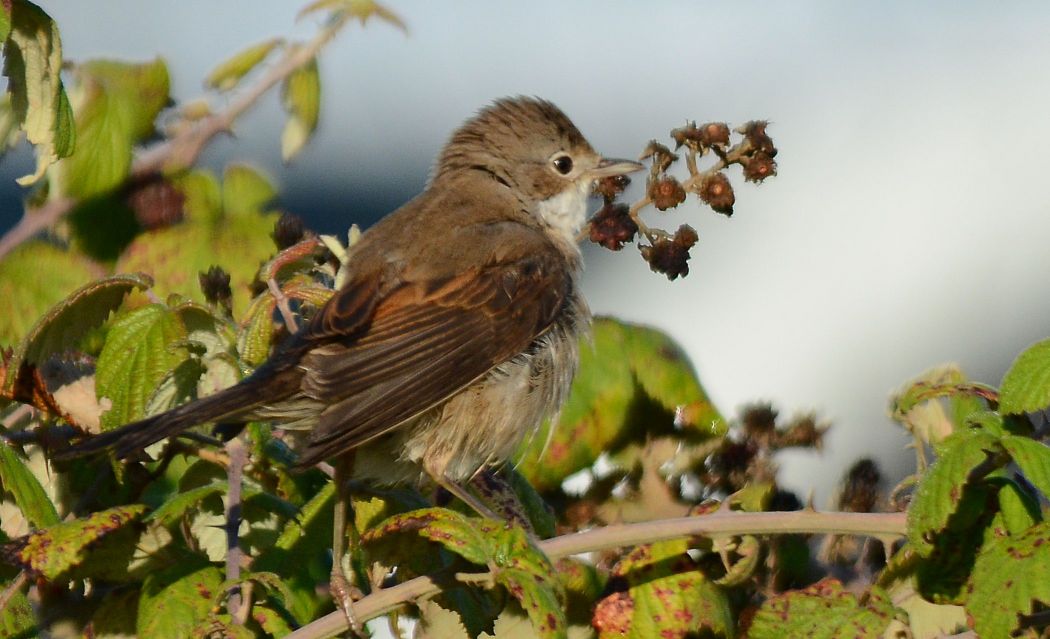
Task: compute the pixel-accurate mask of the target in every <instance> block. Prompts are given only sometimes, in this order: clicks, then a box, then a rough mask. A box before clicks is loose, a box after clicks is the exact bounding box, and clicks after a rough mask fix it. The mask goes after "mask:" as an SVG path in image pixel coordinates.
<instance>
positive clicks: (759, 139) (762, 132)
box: [737, 120, 777, 158]
mask: <svg viewBox="0 0 1050 639" xmlns="http://www.w3.org/2000/svg"><path fill="white" fill-rule="evenodd" d="M768 125H769V122H766V121H765V120H752V121H751V122H748V123H747V124H745V125H743V126H742V127H740V128H739V129H737V131H738V132H740V133H742V134H743V135H744V137H745V138H746V139H747V141H748V143H749V144H750V145H751V149H752V150H753V151H755V152H757V153H765V154H766V155H768V156H769V157H771V158H773V157H776V156H777V147H775V146H773V140H772V139H771V138H770V137H769V135H767V134H766V127H767V126H768Z"/></svg>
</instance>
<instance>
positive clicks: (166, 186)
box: [127, 176, 186, 231]
mask: <svg viewBox="0 0 1050 639" xmlns="http://www.w3.org/2000/svg"><path fill="white" fill-rule="evenodd" d="M185 199H186V198H185V196H184V195H183V194H182V191H180V190H178V189H177V188H175V187H174V186H172V184H171V182H168V181H167V180H165V179H164V178H162V177H160V176H156V177H154V178H150V179H148V180H146V181H145V182H142V183H139V184H136V185H134V186H132V187H131V189H130V191H128V194H127V203H128V206H129V207H130V208H131V210H132V211H134V212H135V219H136V220H138V223H139V224H140V225H141V226H142V228H144V229H146V230H147V231H150V230H153V229H159V228H164V227H166V226H171V225H173V224H177V223H179V222H181V221H182V215H183V212H182V205H183V202H184V201H185Z"/></svg>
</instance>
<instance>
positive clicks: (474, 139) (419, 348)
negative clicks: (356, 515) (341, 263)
mask: <svg viewBox="0 0 1050 639" xmlns="http://www.w3.org/2000/svg"><path fill="white" fill-rule="evenodd" d="M642 168H643V166H642V165H641V164H639V163H638V162H634V161H631V160H623V159H607V158H605V157H603V156H602V155H600V154H599V153H598V152H597V151H595V150H594V148H593V147H592V146H591V145H590V144H589V143H588V142H587V140H586V139H585V138H584V136H583V134H582V133H580V131H579V130H578V129H577V127H576V126H575V125H574V124H573V123H572V121H571V120H570V119H569V118H568V117H567V116H566V115H565V114H564V113H563V112H562V111H561V110H560V109H559V108H558V107H557V106H555V105H554V104H553V103H551V102H549V101H547V100H543V99H540V98H534V97H521V96H519V97H510V98H502V99H498V100H496V101H494V102H493V103H491V104H490V105H488V106H487V107H484V108H482V109H481V110H480V111H478V112H477V113H476V114H475V115H474V116H473V117H471V118H470V119H468V120H467V121H466V122H465V123H463V125H462V126H460V127H459V128H458V129H457V130H456V131H455V132H454V133H453V134H452V135H451V138H450V139H449V140H448V142H447V143H446V144H445V146H444V148H443V149H442V151H441V152H440V154H439V155H438V158H437V160H436V162H435V164H434V167H433V169H432V172H431V177H430V179H429V181H428V183H427V186H426V188H425V189H424V191H423V192H422V193H421V194H420V195H418V196H417V197H415V198H414V199H412V200H410V201H409V202H408V203H406V204H404V205H403V206H402V207H400V208H399V209H397V210H396V211H394V212H393V213H391V214H389V215H387V216H386V217H384V218H383V219H382V220H380V221H379V222H377V223H376V224H375V225H373V226H372V227H371V228H370V229H368V230H367V231H365V232H364V233H363V234H362V235H361V237H360V239H359V241H358V242H357V243H355V244H354V245H353V246H352V247H351V248H350V249H349V252H348V255H347V258H346V262H345V269H346V272H347V273H348V274H349V277H348V278H347V279H346V281H345V283H344V284H343V285H342V287H341V288H340V289H339V290H337V291H336V292H335V293H334V294H333V296H332V297H331V298H330V299H329V300H328V302H327V303H326V304H325V305H323V307H322V308H320V309H319V311H318V312H317V313H316V314H315V315H314V316H313V317H311V318H310V319H309V320H308V321H306V322H304V324H303V325H302V326H301V327H300V329H299V330H298V331H297V332H296V333H294V334H292V335H291V336H290V337H289V338H287V339H286V340H285V341H284V343H282V344H281V345H279V346H278V347H276V348H275V349H274V352H273V354H272V355H271V356H270V358H269V359H268V360H267V361H265V362H264V363H263V364H262V365H260V366H259V367H258V368H257V369H256V370H255V371H254V372H253V373H251V374H250V375H248V376H247V377H245V378H244V379H243V380H241V381H240V382H239V383H237V384H235V385H233V386H231V387H229V388H226V389H225V390H221V391H218V392H216V393H214V394H212V395H208V396H205V397H201V398H199V399H196V400H193V401H191V402H189V403H186V404H183V405H181V406H178V407H175V408H173V409H171V410H168V411H167V412H163V413H160V414H156V415H152V416H148V417H146V418H144V419H141V420H139V421H136V422H133V423H130V424H127V425H124V426H121V427H119V428H116V429H113V430H110V431H106V432H104V433H101V434H98V435H94V436H91V437H87V438H85V439H83V440H81V441H80V442H78V443H75V444H74V445H73V446H71V447H70V448H68V449H66V450H65V451H63V452H61V453H60V454H59V455H58V456H59V457H66V458H68V457H76V456H83V455H88V454H92V453H98V452H101V451H104V450H111V451H112V452H114V453H115V454H116V455H117V456H119V457H124V456H127V455H129V454H130V453H132V452H134V451H136V450H138V449H142V448H144V447H146V446H149V445H151V444H153V443H155V442H157V441H160V440H162V439H164V438H167V437H171V436H174V435H177V434H179V433H181V432H183V431H185V430H187V429H189V428H191V427H193V426H196V425H198V424H205V423H213V422H231V421H252V420H265V421H269V422H272V423H274V424H276V425H280V426H282V427H284V428H286V429H290V430H302V431H303V436H302V438H301V439H302V440H303V441H301V442H300V443H301V446H299V447H298V451H297V452H298V465H299V466H301V467H308V466H312V465H315V464H317V463H319V462H321V461H324V460H326V459H331V458H337V457H339V456H341V455H344V454H346V453H348V452H350V451H356V454H355V458H356V461H355V462H354V466H353V473H354V477H355V478H361V479H364V480H369V481H374V482H376V483H380V484H395V483H402V482H412V481H415V482H421V481H424V480H425V479H426V478H427V477H429V478H431V479H432V480H433V481H434V482H435V483H436V484H437V485H439V486H442V487H444V488H446V489H447V490H448V491H449V492H450V493H452V494H453V495H455V496H457V497H460V498H461V499H463V500H464V501H465V502H467V503H468V504H469V505H471V506H472V507H474V508H475V510H478V511H479V512H481V513H483V514H485V507H484V505H483V504H480V503H478V500H477V499H476V498H474V497H473V496H472V495H471V494H470V493H469V492H468V491H466V490H465V489H464V488H463V484H464V482H466V481H467V480H469V479H470V478H471V477H473V476H474V475H475V474H477V473H478V472H479V471H481V470H483V469H488V468H495V467H498V466H499V465H500V464H502V463H504V462H505V461H506V460H507V459H508V458H510V457H511V456H512V455H513V453H514V451H515V449H516V448H517V446H518V445H519V443H520V442H521V441H522V439H523V438H524V437H525V436H526V435H528V434H529V433H534V432H535V431H536V429H537V428H538V427H539V426H540V425H541V423H542V421H543V420H544V419H545V418H547V417H550V416H551V415H552V414H553V413H555V412H556V411H557V409H558V408H559V406H560V405H561V403H562V402H563V401H564V399H565V398H566V396H567V394H568V391H569V387H570V385H571V382H572V379H573V375H574V374H575V371H576V367H577V362H578V359H579V352H578V349H579V346H578V342H579V339H580V336H581V335H582V334H584V333H586V331H587V328H588V325H589V321H590V311H589V309H588V306H587V303H586V301H585V299H584V297H583V295H582V293H581V290H580V284H579V275H580V272H581V269H582V257H581V251H580V248H579V245H578V242H577V236H578V233H579V231H580V229H581V228H582V225H583V224H584V221H585V218H586V208H587V206H586V205H587V198H588V195H589V193H590V191H591V187H592V185H593V183H594V182H595V181H596V180H598V179H601V178H606V177H612V176H620V175H626V174H628V173H632V172H634V171H638V170H641V169H642Z"/></svg>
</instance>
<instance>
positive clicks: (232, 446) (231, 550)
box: [226, 435, 248, 624]
mask: <svg viewBox="0 0 1050 639" xmlns="http://www.w3.org/2000/svg"><path fill="white" fill-rule="evenodd" d="M226 453H227V455H229V457H230V465H229V466H228V467H227V468H226V479H227V484H228V486H229V488H228V489H227V491H226V581H228V582H236V581H238V580H239V579H240V578H241V557H242V554H243V553H242V551H241V546H240V539H239V532H240V529H241V480H242V479H243V476H244V466H245V464H246V463H247V462H248V448H247V446H245V445H244V439H243V435H239V436H237V437H234V438H233V439H231V440H230V441H228V442H226ZM226 607H227V610H228V611H229V613H230V616H231V617H233V619H234V622H235V623H240V624H243V623H244V619H243V618H242V617H241V614H240V613H241V585H240V584H236V585H234V586H233V587H231V588H230V591H229V595H228V597H227V599H226Z"/></svg>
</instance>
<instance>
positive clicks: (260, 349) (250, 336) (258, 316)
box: [237, 291, 277, 366]
mask: <svg viewBox="0 0 1050 639" xmlns="http://www.w3.org/2000/svg"><path fill="white" fill-rule="evenodd" d="M276 309H277V300H276V299H275V298H274V296H273V295H272V294H271V293H270V292H269V291H264V292H262V293H260V294H259V295H256V296H255V299H253V300H252V301H251V303H250V304H249V305H248V310H247V311H245V318H244V320H243V321H242V323H241V331H240V332H239V333H238V334H237V352H239V353H240V354H241V357H242V358H243V359H244V361H245V362H247V363H248V364H249V365H251V366H258V365H260V364H262V363H263V362H264V361H266V358H268V357H269V356H270V342H271V341H272V340H273V336H274V333H275V331H276V328H277V325H276V324H275V323H274V320H273V314H274V311H275V310H276Z"/></svg>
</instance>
